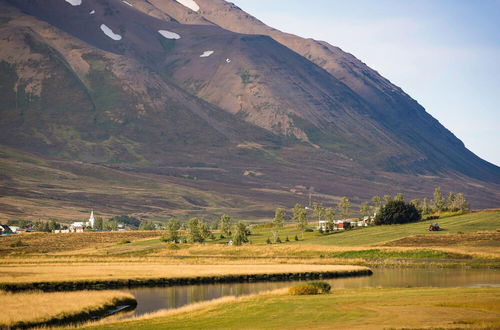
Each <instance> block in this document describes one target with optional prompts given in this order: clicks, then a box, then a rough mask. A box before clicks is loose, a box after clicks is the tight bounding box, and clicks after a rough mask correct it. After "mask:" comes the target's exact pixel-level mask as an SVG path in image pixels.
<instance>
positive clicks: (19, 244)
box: [10, 240, 27, 247]
mask: <svg viewBox="0 0 500 330" xmlns="http://www.w3.org/2000/svg"><path fill="white" fill-rule="evenodd" d="M26 245H27V244H24V243H23V241H21V240H17V241H16V242H14V243H12V244H10V247H21V246H26Z"/></svg>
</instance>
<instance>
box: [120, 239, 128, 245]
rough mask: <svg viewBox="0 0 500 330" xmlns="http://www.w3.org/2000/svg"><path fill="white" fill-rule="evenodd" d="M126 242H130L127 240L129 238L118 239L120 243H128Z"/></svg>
mask: <svg viewBox="0 0 500 330" xmlns="http://www.w3.org/2000/svg"><path fill="white" fill-rule="evenodd" d="M128 243H130V240H129V239H122V240H121V241H120V244H128Z"/></svg>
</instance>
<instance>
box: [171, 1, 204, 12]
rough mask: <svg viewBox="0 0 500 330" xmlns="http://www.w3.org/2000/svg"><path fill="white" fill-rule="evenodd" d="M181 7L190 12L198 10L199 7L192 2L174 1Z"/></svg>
mask: <svg viewBox="0 0 500 330" xmlns="http://www.w3.org/2000/svg"><path fill="white" fill-rule="evenodd" d="M176 1H177V2H178V3H180V4H181V5H183V6H185V7H188V8H189V9H191V10H192V11H198V10H200V6H198V4H197V3H196V2H195V1H194V0H176Z"/></svg>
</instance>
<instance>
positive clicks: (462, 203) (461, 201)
mask: <svg viewBox="0 0 500 330" xmlns="http://www.w3.org/2000/svg"><path fill="white" fill-rule="evenodd" d="M455 208H456V209H457V210H459V211H467V210H469V203H468V202H467V201H466V200H465V197H464V194H462V193H458V194H457V195H456V196H455Z"/></svg>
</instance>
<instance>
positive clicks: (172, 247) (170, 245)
mask: <svg viewBox="0 0 500 330" xmlns="http://www.w3.org/2000/svg"><path fill="white" fill-rule="evenodd" d="M179 249H180V247H179V245H177V244H175V243H168V244H167V250H179Z"/></svg>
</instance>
